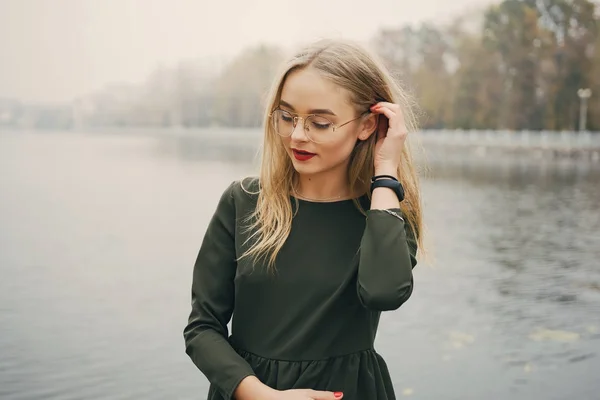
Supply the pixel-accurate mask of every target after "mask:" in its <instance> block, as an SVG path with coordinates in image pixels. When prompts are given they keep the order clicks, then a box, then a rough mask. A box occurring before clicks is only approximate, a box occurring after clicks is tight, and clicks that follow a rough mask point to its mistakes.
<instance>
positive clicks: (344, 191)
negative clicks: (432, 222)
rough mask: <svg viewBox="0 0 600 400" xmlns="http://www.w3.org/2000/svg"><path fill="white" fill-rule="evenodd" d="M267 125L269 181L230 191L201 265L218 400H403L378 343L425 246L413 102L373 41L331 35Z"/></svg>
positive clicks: (294, 67) (197, 301)
mask: <svg viewBox="0 0 600 400" xmlns="http://www.w3.org/2000/svg"><path fill="white" fill-rule="evenodd" d="M264 122H265V124H264V125H265V131H264V143H263V148H262V164H261V169H260V176H259V177H258V178H247V179H243V180H241V181H236V182H233V183H232V184H231V185H230V186H229V187H228V188H227V189H226V190H225V192H224V193H223V194H222V197H221V199H220V201H219V204H218V206H217V209H216V212H215V214H214V216H213V218H212V220H211V221H210V223H209V226H208V229H207V231H206V234H205V237H204V239H203V242H202V245H201V247H200V251H199V254H198V257H197V260H196V263H195V266H194V272H193V281H192V310H191V314H190V317H189V321H188V324H187V326H186V327H185V330H184V337H185V344H186V352H187V354H188V355H189V356H190V358H191V359H192V361H193V362H194V364H195V365H196V366H197V367H198V368H199V369H200V371H202V373H204V375H205V376H206V377H207V378H208V380H209V381H210V383H211V385H210V389H209V394H208V399H210V400H217V399H219V400H221V399H236V400H271V399H273V400H275V399H276V400H310V399H312V400H325V399H332V400H339V399H341V398H342V397H343V398H344V399H346V400H389V399H394V398H395V395H394V389H393V387H392V381H391V378H390V374H389V372H388V368H387V366H386V364H385V362H384V360H383V359H382V358H381V356H380V355H379V354H378V353H377V352H376V351H375V350H374V348H373V342H374V339H375V334H376V331H377V326H378V323H379V317H380V313H381V312H382V311H388V310H395V309H397V308H399V307H400V306H401V305H402V304H403V303H404V302H405V301H406V300H408V298H409V297H410V295H411V293H412V290H413V277H412V269H413V268H414V266H415V265H416V263H417V261H416V252H417V247H418V246H417V245H418V243H420V242H421V240H422V238H421V235H420V234H419V232H421V231H422V230H421V207H420V196H419V188H418V184H417V177H416V174H415V171H414V169H413V165H412V161H411V156H410V152H409V150H408V147H407V146H406V144H405V140H406V137H407V134H408V132H409V131H413V130H414V129H415V124H414V117H413V113H412V112H411V108H410V104H409V102H408V100H407V97H406V96H405V94H404V93H403V92H402V91H401V90H400V89H399V88H398V87H397V86H396V84H395V83H394V81H393V80H392V79H391V77H390V75H389V74H388V72H386V70H385V68H384V67H383V66H382V65H380V63H378V62H376V61H375V59H374V57H372V56H371V55H369V53H368V52H367V51H366V50H364V49H363V48H362V47H361V46H359V45H357V44H354V43H350V42H346V41H337V40H335V41H334V40H323V41H319V42H317V43H315V44H313V45H312V46H310V47H308V48H306V49H304V50H303V51H301V52H299V53H298V54H297V55H296V56H295V57H293V58H292V59H291V61H290V62H289V64H288V65H287V66H286V67H285V69H284V70H283V71H282V73H281V75H280V76H279V77H277V79H276V80H275V82H274V86H273V89H272V92H271V95H270V99H269V102H268V109H267V112H266V116H265V121H264ZM232 315H233V319H232V334H231V336H229V334H228V329H227V324H228V323H229V321H230V318H231V317H232Z"/></svg>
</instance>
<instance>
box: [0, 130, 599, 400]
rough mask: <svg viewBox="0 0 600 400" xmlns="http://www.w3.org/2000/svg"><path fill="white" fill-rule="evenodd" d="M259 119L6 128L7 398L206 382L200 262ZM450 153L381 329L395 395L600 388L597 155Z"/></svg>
mask: <svg viewBox="0 0 600 400" xmlns="http://www.w3.org/2000/svg"><path fill="white" fill-rule="evenodd" d="M215 132H216V133H215ZM228 134H229V135H233V136H236V135H237V137H238V138H239V137H240V134H243V132H233V133H231V132H229V133H228ZM255 136H256V135H254V136H253V135H248V136H246V141H243V142H240V143H241V144H238V142H233V141H232V140H230V139H227V140H221V141H219V140H218V138H219V137H221V138H223V137H229V136H227V135H225V134H223V135H220V134H219V131H214V132H213V131H211V132H207V131H205V132H204V133H203V134H202V135H200V134H198V135H195V134H190V135H179V136H178V135H171V134H168V133H164V132H162V133H161V132H154V133H148V134H145V133H141V132H137V133H131V134H99V133H94V134H83V133H49V132H44V133H24V132H20V133H16V132H2V133H0V277H1V278H0V398H2V399H10V400H17V399H48V400H54V399H61V400H68V399H111V400H116V399H145V400H152V399H202V398H205V396H206V392H207V388H208V383H207V381H206V379H205V378H204V377H203V376H202V374H201V373H200V372H199V371H198V370H197V369H196V368H195V367H194V365H193V364H192V363H191V361H190V360H189V359H188V357H187V356H186V355H185V353H184V344H183V338H182V329H183V327H184V326H185V323H186V321H187V316H188V312H189V295H190V283H191V271H192V266H193V262H194V260H195V257H196V253H197V251H198V247H199V245H200V242H201V239H202V236H203V234H204V230H205V228H206V224H207V222H208V220H209V218H210V217H211V215H212V212H213V211H214V209H215V206H216V202H217V199H218V197H219V196H220V194H221V191H222V190H223V189H224V188H225V187H226V186H227V185H228V184H229V183H230V182H231V181H232V180H234V179H238V178H240V177H243V176H246V175H252V174H253V173H254V171H255V167H254V165H255V163H254V162H253V159H252V156H253V154H254V149H253V148H252V146H253V143H255V142H254V141H253V140H254V139H251V138H253V137H255ZM198 137H202V139H198ZM207 137H213V138H215V140H213V141H210V139H207ZM249 138H250V139H249ZM448 154H454V153H453V150H452V149H451V148H449V149H447V150H446V156H447V155H448ZM437 160H438V158H436V157H435V155H433V156H430V162H431V171H430V173H429V176H428V177H426V178H425V179H423V195H424V204H425V213H426V223H427V226H428V233H429V237H430V241H429V249H430V254H429V259H428V260H427V261H426V262H422V263H421V264H420V265H419V266H417V268H416V269H415V291H414V294H413V296H412V298H411V299H410V300H409V301H408V303H406V304H405V305H404V306H403V307H402V308H400V309H399V310H398V311H395V312H391V313H386V314H385V315H384V317H383V318H382V322H381V329H380V331H379V335H378V338H377V343H376V347H377V349H378V351H379V352H380V353H381V354H382V355H383V356H384V358H385V359H386V360H387V362H388V365H389V368H390V371H391V374H392V377H393V380H394V384H395V387H396V390H397V394H398V397H399V398H411V399H528V400H530V399H544V400H548V399H571V398H578V399H598V398H600V383H599V381H598V377H599V376H600V375H599V372H598V371H600V163H590V162H585V161H574V160H570V161H569V160H567V161H562V162H552V161H548V160H541V161H539V160H531V159H528V158H521V159H517V160H515V159H508V158H507V159H506V160H498V159H494V160H488V159H486V158H485V157H482V158H479V159H476V158H473V157H471V156H470V155H469V154H464V155H461V154H455V157H445V158H444V160H445V161H443V162H438V161H437Z"/></svg>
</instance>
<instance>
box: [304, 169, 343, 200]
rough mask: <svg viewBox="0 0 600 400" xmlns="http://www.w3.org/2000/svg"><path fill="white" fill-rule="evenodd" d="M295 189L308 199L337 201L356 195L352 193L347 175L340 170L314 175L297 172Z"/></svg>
mask: <svg viewBox="0 0 600 400" xmlns="http://www.w3.org/2000/svg"><path fill="white" fill-rule="evenodd" d="M334 172H335V173H334ZM293 189H294V194H295V195H297V196H298V197H300V198H304V199H306V200H314V201H319V200H321V201H335V200H343V199H349V198H352V197H354V194H353V193H350V187H349V185H348V178H347V175H346V174H340V173H339V171H330V172H329V171H328V172H322V173H319V174H314V175H301V174H297V175H296V177H295V181H294V188H293Z"/></svg>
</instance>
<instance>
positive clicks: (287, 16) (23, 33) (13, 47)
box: [0, 0, 492, 101]
mask: <svg viewBox="0 0 600 400" xmlns="http://www.w3.org/2000/svg"><path fill="white" fill-rule="evenodd" d="M490 2H492V0H452V1H448V0H363V1H358V0H302V1H284V0H213V1H208V0H0V97H13V98H18V99H21V100H25V101H64V100H70V99H72V98H73V97H75V96H77V95H81V94H85V93H88V92H91V91H94V90H97V89H100V88H101V87H102V86H103V85H105V84H108V83H111V82H139V81H142V80H144V79H145V78H146V77H147V76H148V75H149V73H150V72H151V71H152V70H154V69H155V68H156V67H157V66H158V65H160V64H162V65H167V66H169V65H173V64H175V63H177V62H178V61H180V60H185V59H197V58H201V57H206V56H208V57H215V56H227V55H232V54H235V53H236V52H238V51H240V50H241V49H242V48H244V47H246V46H251V45H255V44H258V43H260V42H266V43H273V44H279V45H282V46H290V45H293V44H294V43H298V42H304V41H307V40H311V39H314V38H317V37H321V36H342V37H347V38H352V39H357V40H366V39H368V38H369V37H370V36H372V35H373V34H374V33H375V32H376V30H377V29H378V28H379V27H382V26H398V25H400V24H403V23H407V22H412V23H418V22H421V21H424V20H430V21H436V22H437V21H444V20H447V19H448V18H450V17H451V16H453V15H456V14H458V13H460V12H462V11H466V10H470V9H473V8H478V7H482V6H483V5H485V4H489V3H490Z"/></svg>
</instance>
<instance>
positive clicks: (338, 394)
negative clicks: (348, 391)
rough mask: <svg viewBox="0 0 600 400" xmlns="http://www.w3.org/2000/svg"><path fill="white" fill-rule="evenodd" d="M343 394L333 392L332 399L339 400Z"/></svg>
mask: <svg viewBox="0 0 600 400" xmlns="http://www.w3.org/2000/svg"><path fill="white" fill-rule="evenodd" d="M343 394H344V393H342V392H334V393H333V397H337V398H339V397H342V395H343Z"/></svg>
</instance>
